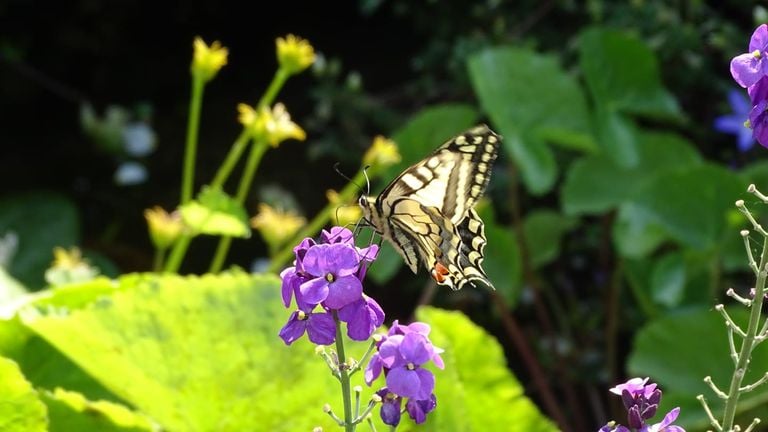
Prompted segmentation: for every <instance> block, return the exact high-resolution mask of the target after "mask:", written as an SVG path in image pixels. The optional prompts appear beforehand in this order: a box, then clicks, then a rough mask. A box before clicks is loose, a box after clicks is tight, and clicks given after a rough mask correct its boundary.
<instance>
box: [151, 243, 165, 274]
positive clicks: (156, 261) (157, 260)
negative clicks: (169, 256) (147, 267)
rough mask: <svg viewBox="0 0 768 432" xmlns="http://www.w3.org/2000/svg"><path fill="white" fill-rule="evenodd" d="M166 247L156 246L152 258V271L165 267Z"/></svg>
mask: <svg viewBox="0 0 768 432" xmlns="http://www.w3.org/2000/svg"><path fill="white" fill-rule="evenodd" d="M165 252H166V250H165V249H160V248H155V256H154V257H153V259H152V271H154V272H159V271H160V270H162V269H163V261H164V260H165Z"/></svg>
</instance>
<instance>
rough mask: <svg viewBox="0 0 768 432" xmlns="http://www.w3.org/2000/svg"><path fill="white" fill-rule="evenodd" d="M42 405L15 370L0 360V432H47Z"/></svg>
mask: <svg viewBox="0 0 768 432" xmlns="http://www.w3.org/2000/svg"><path fill="white" fill-rule="evenodd" d="M46 414H47V413H46V409H45V405H44V404H43V403H42V402H41V401H40V398H39V397H38V394H37V392H36V391H35V389H33V388H32V385H31V384H30V383H29V382H28V381H27V380H26V379H24V375H22V374H21V371H20V370H19V366H18V365H17V364H16V363H14V362H13V361H12V360H9V359H7V358H4V357H0V430H2V431H6V432H38V431H39V432H45V431H47V430H48V428H47V425H48V419H47V418H46Z"/></svg>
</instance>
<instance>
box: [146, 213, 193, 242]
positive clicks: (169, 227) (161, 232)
mask: <svg viewBox="0 0 768 432" xmlns="http://www.w3.org/2000/svg"><path fill="white" fill-rule="evenodd" d="M144 218H145V219H146V220H147V227H148V228H149V237H150V238H151V239H152V244H154V245H155V247H156V248H158V249H160V250H165V249H167V248H168V247H169V246H171V245H172V244H173V242H175V241H176V239H177V238H178V237H179V235H180V234H181V232H182V230H183V229H184V222H183V221H182V220H181V215H180V214H179V212H172V213H168V212H166V211H165V210H163V209H162V208H161V207H159V206H155V207H152V208H151V209H146V210H144Z"/></svg>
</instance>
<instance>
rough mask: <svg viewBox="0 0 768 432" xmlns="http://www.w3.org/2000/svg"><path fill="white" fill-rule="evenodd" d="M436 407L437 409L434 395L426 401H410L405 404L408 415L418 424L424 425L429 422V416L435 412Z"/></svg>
mask: <svg viewBox="0 0 768 432" xmlns="http://www.w3.org/2000/svg"><path fill="white" fill-rule="evenodd" d="M435 407H437V398H436V397H435V395H434V394H433V395H430V398H429V399H425V400H415V399H408V403H406V404H405V409H406V411H408V415H409V416H411V418H412V419H413V421H414V422H416V424H421V423H424V421H426V420H427V414H429V413H430V412H432V411H434V409H435Z"/></svg>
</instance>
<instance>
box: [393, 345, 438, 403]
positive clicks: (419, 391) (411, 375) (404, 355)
mask: <svg viewBox="0 0 768 432" xmlns="http://www.w3.org/2000/svg"><path fill="white" fill-rule="evenodd" d="M379 355H380V356H381V361H382V363H383V364H384V366H386V367H388V368H389V373H388V374H387V387H389V389H390V390H391V391H392V392H394V393H395V394H398V395H400V396H403V397H409V398H416V399H428V398H429V395H431V394H432V391H433V390H434V389H435V376H434V375H433V374H432V372H430V371H429V370H427V369H424V368H422V367H421V365H423V364H424V363H426V362H428V361H429V360H430V359H431V358H432V344H431V343H430V342H429V340H428V339H427V338H426V337H424V336H423V335H421V334H418V333H409V334H407V335H404V336H400V335H395V336H391V337H389V338H387V340H386V341H384V342H383V343H382V344H381V347H379Z"/></svg>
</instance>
